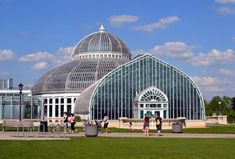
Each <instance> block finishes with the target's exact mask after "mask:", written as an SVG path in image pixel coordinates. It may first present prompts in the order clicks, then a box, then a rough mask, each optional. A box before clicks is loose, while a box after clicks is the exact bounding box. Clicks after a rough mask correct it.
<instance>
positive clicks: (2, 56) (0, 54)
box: [0, 49, 15, 61]
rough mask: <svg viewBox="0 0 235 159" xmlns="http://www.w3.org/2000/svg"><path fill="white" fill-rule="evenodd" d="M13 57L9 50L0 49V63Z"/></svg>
mask: <svg viewBox="0 0 235 159" xmlns="http://www.w3.org/2000/svg"><path fill="white" fill-rule="evenodd" d="M14 57H15V53H14V52H13V51H12V50H9V49H4V50H1V49H0V61H6V60H11V59H13V58H14Z"/></svg>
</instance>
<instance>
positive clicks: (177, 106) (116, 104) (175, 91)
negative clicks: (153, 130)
mask: <svg viewBox="0 0 235 159" xmlns="http://www.w3.org/2000/svg"><path fill="white" fill-rule="evenodd" d="M83 94H85V95H83ZM82 99H85V101H82ZM75 112H77V113H81V114H82V113H84V114H86V113H87V114H89V117H90V118H91V119H102V117H103V114H104V113H108V115H109V117H110V118H111V119H118V118H119V117H128V118H143V117H144V114H145V113H147V112H151V113H152V114H158V115H160V116H161V117H162V118H164V119H169V118H177V117H186V119H189V120H191V119H198V120H199V119H204V117H205V110H204V103H203V98H202V95H201V93H200V91H199V89H198V87H197V86H196V85H195V83H194V82H193V81H192V80H191V79H190V78H189V77H188V76H187V75H186V74H185V73H183V72H182V71H180V70H179V69H176V68H175V67H173V66H171V65H169V64H167V63H165V62H163V61H161V60H159V59H158V58H156V57H154V56H152V55H150V54H144V55H140V56H138V57H136V58H134V59H133V60H132V61H130V62H128V63H126V64H124V65H122V66H120V67H119V68H117V69H114V70H113V71H111V72H110V73H109V74H107V75H106V76H105V77H103V78H102V79H101V80H100V81H98V82H97V83H95V84H93V85H92V86H90V87H89V88H88V89H87V90H85V91H84V92H83V93H82V94H81V95H80V96H79V97H78V100H77V101H76V105H75Z"/></svg>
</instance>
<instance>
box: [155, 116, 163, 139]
mask: <svg viewBox="0 0 235 159" xmlns="http://www.w3.org/2000/svg"><path fill="white" fill-rule="evenodd" d="M155 121H156V127H157V135H158V136H161V130H162V118H161V117H160V116H159V115H157V117H156V119H155Z"/></svg>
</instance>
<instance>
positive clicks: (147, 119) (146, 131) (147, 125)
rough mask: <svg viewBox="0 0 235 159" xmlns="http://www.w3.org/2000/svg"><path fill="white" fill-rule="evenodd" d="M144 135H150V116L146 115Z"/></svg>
mask: <svg viewBox="0 0 235 159" xmlns="http://www.w3.org/2000/svg"><path fill="white" fill-rule="evenodd" d="M144 135H145V136H149V117H147V116H146V117H144Z"/></svg>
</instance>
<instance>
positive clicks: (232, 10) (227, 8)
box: [218, 7, 235, 14]
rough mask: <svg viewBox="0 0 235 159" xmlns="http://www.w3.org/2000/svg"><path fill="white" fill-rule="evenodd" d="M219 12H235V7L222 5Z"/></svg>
mask: <svg viewBox="0 0 235 159" xmlns="http://www.w3.org/2000/svg"><path fill="white" fill-rule="evenodd" d="M218 12H219V13H221V14H235V8H231V7H220V8H219V9H218Z"/></svg>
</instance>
